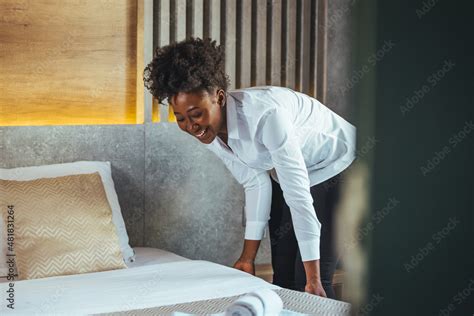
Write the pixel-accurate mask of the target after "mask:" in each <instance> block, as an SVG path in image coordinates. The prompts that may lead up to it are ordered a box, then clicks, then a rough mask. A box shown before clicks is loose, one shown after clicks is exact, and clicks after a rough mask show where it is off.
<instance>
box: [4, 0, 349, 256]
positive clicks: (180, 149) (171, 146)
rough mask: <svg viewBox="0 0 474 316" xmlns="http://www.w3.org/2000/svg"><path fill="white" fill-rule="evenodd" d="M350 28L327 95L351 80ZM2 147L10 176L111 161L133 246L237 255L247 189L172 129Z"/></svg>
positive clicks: (28, 134)
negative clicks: (23, 169) (36, 168)
mask: <svg viewBox="0 0 474 316" xmlns="http://www.w3.org/2000/svg"><path fill="white" fill-rule="evenodd" d="M205 3H208V4H209V3H210V2H207V1H205ZM155 4H156V1H155ZM348 5H349V1H347V0H344V1H343V0H337V1H332V2H331V5H330V6H328V12H327V15H328V17H330V16H332V15H334V14H336V10H343V11H344V12H348V11H347V9H346V7H347V6H348ZM155 8H156V5H155ZM155 14H156V12H155ZM340 19H341V20H340V21H343V20H345V19H346V17H343V18H340ZM348 28H349V26H348V24H347V23H345V22H344V23H342V22H341V23H339V22H338V23H333V24H331V25H329V26H328V31H329V32H330V34H332V35H331V36H329V37H328V43H327V45H328V52H329V55H330V56H329V58H328V65H327V67H328V76H327V79H326V80H327V85H328V87H334V86H336V85H337V83H338V82H341V81H343V80H344V78H345V77H347V73H348V71H349V68H348V65H349V60H350V49H347V45H348V44H347V43H346V42H345V39H347V36H348V35H347V34H349V33H348V31H347V29H348ZM341 36H342V37H341ZM333 68H334V69H337V70H333ZM340 93H341V92H340V91H338V90H337V89H330V90H329V92H328V106H329V107H331V108H333V109H335V110H336V111H338V112H340V114H341V115H343V116H344V115H346V114H345V113H348V110H347V109H349V108H350V101H349V99H348V98H346V97H345V96H344V97H343V96H341V94H340ZM0 146H1V148H0V149H1V151H0V167H7V168H11V167H19V166H30V165H40V164H51V163H59V162H70V161H76V160H108V161H111V162H112V172H113V178H114V181H115V184H116V190H117V193H118V196H119V201H120V204H121V206H122V212H123V213H124V218H125V220H126V225H127V229H128V231H129V235H130V239H131V243H132V245H133V246H150V247H159V248H163V249H167V250H170V251H173V252H176V253H178V254H180V255H183V256H186V257H189V258H192V259H205V260H211V261H215V262H218V263H222V264H226V265H231V264H233V263H234V261H235V260H236V259H237V258H238V256H239V255H240V251H241V247H242V245H243V234H244V228H243V227H242V207H243V202H244V195H243V189H242V187H241V186H240V185H239V184H238V183H237V182H236V181H235V180H234V179H233V178H232V176H231V174H230V173H229V172H228V171H227V169H226V168H225V166H224V165H223V164H222V163H221V162H220V160H219V159H218V158H217V157H215V156H214V154H212V153H211V152H210V151H207V149H206V148H204V146H201V145H200V144H199V143H198V142H197V141H196V140H195V139H193V138H192V137H191V136H188V135H187V134H185V133H183V132H181V131H179V130H178V128H177V126H176V124H175V123H167V122H161V123H158V124H156V123H146V124H140V125H85V126H9V127H0ZM269 248H270V247H269V240H268V236H267V237H266V238H265V239H264V240H263V242H262V246H261V249H260V251H259V253H258V256H257V263H268V262H270V249H269Z"/></svg>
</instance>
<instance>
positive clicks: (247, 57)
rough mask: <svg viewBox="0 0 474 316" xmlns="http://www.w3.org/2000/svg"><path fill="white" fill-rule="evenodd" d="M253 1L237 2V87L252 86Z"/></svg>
mask: <svg viewBox="0 0 474 316" xmlns="http://www.w3.org/2000/svg"><path fill="white" fill-rule="evenodd" d="M251 51H252V0H240V1H238V2H237V52H236V56H237V58H236V59H237V65H236V68H237V69H236V71H237V73H236V86H237V87H250V86H251V71H252V64H251Z"/></svg>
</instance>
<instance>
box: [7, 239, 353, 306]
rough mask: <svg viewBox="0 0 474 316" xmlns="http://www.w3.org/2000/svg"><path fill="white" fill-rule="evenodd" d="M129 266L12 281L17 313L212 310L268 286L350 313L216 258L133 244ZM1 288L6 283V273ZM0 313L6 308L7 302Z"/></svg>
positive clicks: (295, 299) (287, 302)
mask: <svg viewBox="0 0 474 316" xmlns="http://www.w3.org/2000/svg"><path fill="white" fill-rule="evenodd" d="M134 250H135V253H136V259H135V261H134V262H132V263H129V264H127V266H128V268H127V269H119V270H112V271H103V272H95V273H85V274H78V275H69V276H57V277H48V278H42V279H34V280H24V281H16V282H15V287H14V288H15V293H16V296H15V314H19V315H21V314H23V315H31V314H34V313H39V314H58V313H59V314H63V313H67V314H75V315H84V314H106V315H157V314H158V315H163V314H165V315H166V314H168V315H171V314H172V313H173V312H183V313H192V314H211V313H218V312H223V311H224V310H225V307H226V306H227V305H229V304H230V303H231V302H232V301H234V300H235V299H237V298H238V297H240V296H242V295H244V294H245V293H248V292H250V291H254V290H258V289H262V288H268V289H271V290H274V291H275V292H276V293H277V294H278V295H279V296H280V297H281V298H282V300H283V302H284V309H286V310H290V311H294V312H299V313H306V314H312V315H349V313H350V305H349V304H348V303H344V302H340V301H336V300H332V299H327V298H321V297H318V296H315V295H310V294H308V293H302V292H296V291H291V290H287V289H282V288H280V287H278V286H275V285H272V284H270V283H268V282H266V281H264V280H262V279H259V278H257V277H254V276H251V275H249V274H247V273H245V272H242V271H238V270H236V269H233V268H229V267H226V266H223V265H220V264H216V263H212V262H209V261H203V260H190V259H187V258H184V257H181V256H179V255H176V254H174V253H172V252H168V251H165V250H161V249H156V248H146V247H137V248H134ZM1 281H2V283H0V287H1V292H2V293H5V291H6V290H7V289H8V282H7V281H6V280H5V279H2V280H1ZM0 310H1V313H4V312H7V311H8V309H6V307H5V304H2V306H1V309H0Z"/></svg>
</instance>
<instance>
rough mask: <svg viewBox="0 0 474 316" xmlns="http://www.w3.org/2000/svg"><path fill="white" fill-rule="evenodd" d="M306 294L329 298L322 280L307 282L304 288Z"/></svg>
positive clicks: (316, 279) (315, 279)
mask: <svg viewBox="0 0 474 316" xmlns="http://www.w3.org/2000/svg"><path fill="white" fill-rule="evenodd" d="M304 291H305V292H306V293H310V294H315V295H317V296H322V297H327V295H326V291H324V288H323V284H322V283H321V279H320V278H313V279H311V280H309V281H307V282H306V286H305V287H304Z"/></svg>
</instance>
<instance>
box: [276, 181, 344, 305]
mask: <svg viewBox="0 0 474 316" xmlns="http://www.w3.org/2000/svg"><path fill="white" fill-rule="evenodd" d="M339 182H340V175H337V176H335V177H333V178H331V179H328V180H327V181H325V182H322V183H320V184H317V185H314V186H312V187H311V188H310V192H311V195H312V197H313V200H314V202H313V205H314V208H315V211H316V216H317V217H318V220H319V221H320V222H321V239H320V260H319V264H320V273H321V283H322V285H323V288H324V290H325V291H326V294H327V296H328V297H329V298H335V295H334V290H333V288H332V277H333V274H334V271H335V270H336V264H337V258H338V257H337V255H336V251H335V243H334V235H333V233H334V229H333V227H334V215H335V214H334V212H335V207H336V203H337V200H338V198H339ZM272 190H273V191H272V206H271V212H270V220H269V225H268V226H269V231H270V243H271V256H272V267H273V284H275V285H278V286H281V287H283V288H288V289H292V290H296V291H301V292H304V288H305V285H306V274H305V269H304V265H303V262H302V260H301V255H300V251H299V248H298V242H297V240H296V236H295V231H294V229H293V222H292V219H291V213H290V208H289V206H288V205H287V204H286V202H285V199H284V198H283V192H282V190H281V188H280V185H279V184H278V183H277V182H275V181H274V180H273V179H272Z"/></svg>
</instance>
